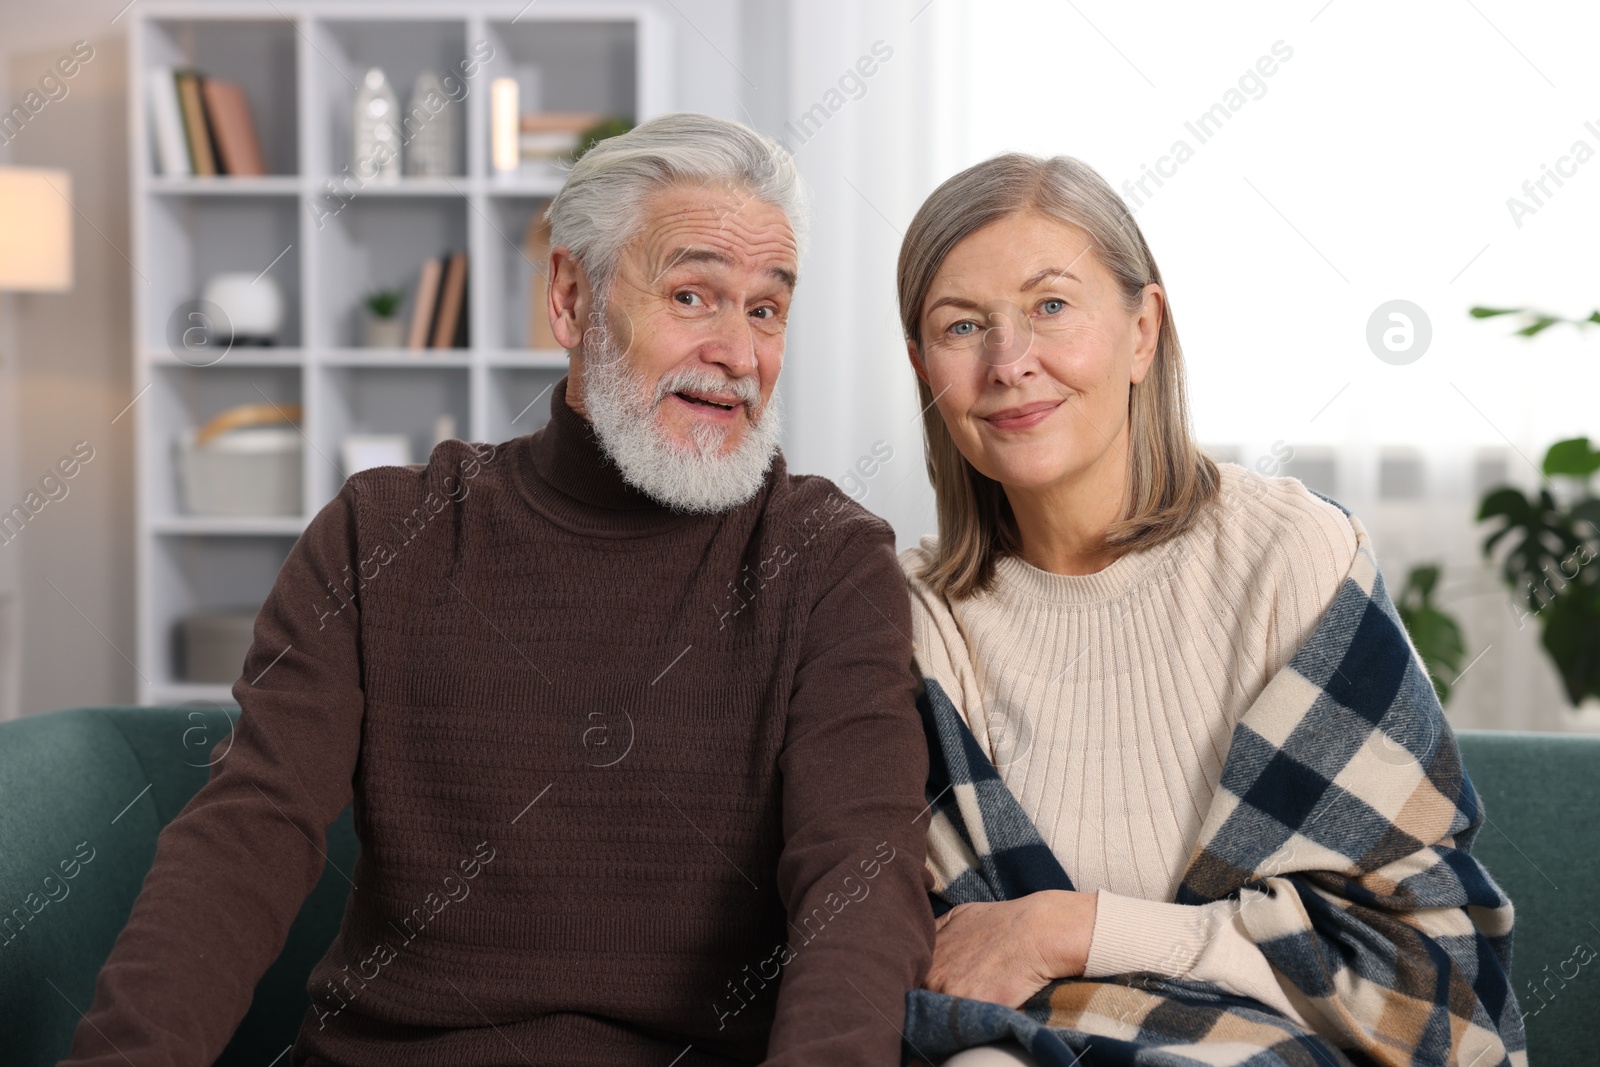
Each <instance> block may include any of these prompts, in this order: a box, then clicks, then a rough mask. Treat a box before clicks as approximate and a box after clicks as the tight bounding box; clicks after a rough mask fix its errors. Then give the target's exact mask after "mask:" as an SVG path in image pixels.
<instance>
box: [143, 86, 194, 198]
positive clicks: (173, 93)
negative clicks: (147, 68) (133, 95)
mask: <svg viewBox="0 0 1600 1067" xmlns="http://www.w3.org/2000/svg"><path fill="white" fill-rule="evenodd" d="M145 85H146V88H147V90H148V92H149V96H150V126H151V129H152V130H153V131H154V133H155V139H156V163H157V164H158V167H159V170H160V172H161V173H162V174H164V175H166V176H167V177H173V178H187V177H189V176H190V175H191V174H193V173H194V167H193V166H192V165H191V164H190V162H189V142H188V140H187V139H186V138H185V137H184V132H183V110H182V108H181V107H180V106H179V104H178V83H177V82H176V81H174V80H173V74H172V68H171V67H157V68H156V69H154V70H152V71H151V72H150V73H149V75H148V76H147V78H146V82H145Z"/></svg>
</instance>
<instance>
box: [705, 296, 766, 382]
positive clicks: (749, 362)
mask: <svg viewBox="0 0 1600 1067" xmlns="http://www.w3.org/2000/svg"><path fill="white" fill-rule="evenodd" d="M710 330H711V334H710V336H709V337H707V338H706V341H705V343H704V345H703V346H702V356H703V358H706V359H709V360H711V361H713V362H715V363H720V364H722V365H723V366H725V367H727V368H728V373H729V374H731V375H732V376H734V377H736V378H737V377H741V376H743V375H746V374H751V373H753V372H754V371H755V367H756V336H755V330H754V329H753V328H752V327H751V325H750V320H749V317H748V316H746V315H745V314H744V312H743V310H742V309H741V310H738V311H734V310H731V309H730V310H727V311H723V312H721V313H719V314H717V315H715V316H713V318H712V321H711V325H710Z"/></svg>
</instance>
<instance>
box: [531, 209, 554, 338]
mask: <svg viewBox="0 0 1600 1067" xmlns="http://www.w3.org/2000/svg"><path fill="white" fill-rule="evenodd" d="M522 254H523V256H524V257H525V258H526V259H527V261H528V263H529V264H531V265H532V267H533V270H532V271H531V272H530V275H529V278H528V334H527V340H526V342H525V343H526V344H527V346H528V347H529V348H543V349H550V348H560V347H561V344H560V342H558V341H557V340H556V335H555V332H554V331H553V330H551V329H550V220H549V219H547V218H545V214H544V212H543V211H542V210H540V211H535V212H534V213H533V218H531V219H529V220H528V229H527V231H526V232H524V233H523V235H522Z"/></svg>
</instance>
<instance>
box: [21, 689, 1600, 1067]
mask: <svg viewBox="0 0 1600 1067" xmlns="http://www.w3.org/2000/svg"><path fill="white" fill-rule="evenodd" d="M230 728H231V723H230V720H229V717H228V714H227V713H226V712H224V711H221V710H219V709H216V708H75V709H71V710H68V711H58V712H54V713H52V714H49V715H40V716H35V717H33V718H29V719H23V720H20V721H17V722H11V723H5V724H0V892H3V894H4V896H3V898H0V900H3V904H0V909H3V914H0V1060H3V1062H4V1063H5V1064H6V1065H7V1067H36V1065H38V1067H43V1065H48V1064H53V1063H55V1062H56V1060H57V1059H59V1058H60V1057H61V1056H63V1055H65V1053H66V1051H67V1046H68V1045H69V1043H70V1041H71V1035H72V1031H73V1028H74V1027H75V1026H76V1025H77V1023H78V1018H79V1012H80V1011H81V1010H83V1009H86V1008H87V1007H88V1006H89V1003H90V1001H91V1000H92V999H93V995H94V980H95V974H96V972H97V971H98V970H99V968H100V965H101V963H102V962H104V960H105V958H106V955H107V954H108V953H109V952H110V950H111V945H112V942H113V941H114V940H115V939H116V936H117V932H118V931H119V930H120V929H121V928H122V925H123V923H124V922H125V921H126V920H127V917H128V911H129V909H130V908H131V907H132V905H133V900H134V897H135V896H137V895H138V892H139V886H140V883H141V882H142V881H143V879H144V874H145V872H146V871H147V870H148V869H149V867H150V864H151V861H152V860H153V859H154V856H155V845H156V835H157V834H159V833H160V831H161V828H162V826H164V825H165V824H166V823H167V821H168V820H170V819H171V818H172V817H173V816H175V815H176V814H177V813H178V812H179V811H180V810H181V809H182V808H183V805H184V804H185V803H186V802H187V801H188V799H189V797H190V796H191V795H192V794H193V793H194V792H195V791H196V790H197V789H198V788H199V787H200V786H201V785H202V784H203V783H204V782H205V780H206V776H207V775H208V773H209V770H208V761H209V760H210V759H211V758H212V757H211V753H212V752H213V751H217V752H221V751H224V749H223V748H217V749H215V750H213V748H212V746H213V745H214V744H216V743H218V742H222V744H223V745H225V744H226V742H225V740H224V738H225V736H226V735H227V733H228V731H229V729H230ZM1459 739H1460V743H1461V748H1462V752H1463V754H1464V757H1465V759H1466V763H1467V768H1468V771H1469V773H1470V774H1471V775H1472V780H1473V783H1474V784H1475V785H1476V786H1477V788H1478V791H1479V793H1480V794H1481V795H1482V796H1483V799H1484V806H1485V809H1486V811H1487V812H1488V816H1489V819H1490V822H1489V824H1488V825H1487V826H1486V827H1485V828H1484V830H1483V832H1482V834H1480V835H1479V838H1478V843H1477V847H1476V849H1475V852H1476V854H1477V855H1478V857H1479V858H1480V859H1482V861H1483V862H1484V864H1485V865H1486V866H1487V867H1488V868H1489V871H1490V872H1491V873H1492V874H1493V875H1494V877H1495V879H1496V880H1497V881H1498V882H1499V883H1500V885H1501V886H1502V887H1503V888H1504V889H1505V890H1506V892H1507V893H1509V894H1510V896H1511V898H1512V900H1513V901H1515V902H1516V905H1517V940H1516V959H1515V961H1514V972H1515V979H1516V987H1517V993H1518V996H1519V998H1520V999H1521V1001H1522V1004H1523V1008H1524V1011H1526V1012H1529V1013H1535V1014H1531V1017H1530V1018H1529V1021H1528V1049H1529V1058H1530V1061H1531V1062H1532V1063H1533V1064H1534V1067H1556V1065H1559V1064H1587V1063H1590V1062H1593V1060H1594V1054H1593V1053H1592V1051H1590V1050H1589V1045H1590V1042H1589V1040H1588V1039H1587V1038H1586V1036H1585V1033H1586V1024H1585V1022H1584V1020H1586V1019H1588V1020H1593V1019H1595V1018H1600V960H1596V959H1595V954H1596V950H1597V949H1600V927H1597V926H1596V925H1595V923H1596V921H1600V909H1597V908H1595V907H1594V906H1593V904H1594V902H1595V901H1596V899H1597V893H1596V891H1595V890H1594V888H1593V886H1594V885H1595V884H1596V882H1595V879H1594V878H1592V877H1591V876H1592V875H1600V831H1583V830H1582V829H1581V820H1582V819H1583V818H1584V817H1585V816H1584V814H1583V813H1584V812H1586V811H1589V810H1591V806H1596V807H1600V804H1596V802H1597V801H1600V738H1595V737H1572V736H1563V735H1554V734H1530V733H1489V732H1480V731H1464V732H1462V733H1461V734H1460V735H1459ZM1573 831H1575V832H1577V834H1578V836H1577V837H1572V836H1563V835H1568V834H1569V832H1573ZM357 847H358V846H357V841H356V837H355V832H354V829H353V826H352V823H351V818H350V812H349V811H346V812H345V813H344V814H343V815H341V816H340V818H339V819H338V821H337V822H336V823H335V824H334V825H333V827H331V828H330V830H329V836H328V855H329V858H330V859H331V860H332V861H333V863H335V864H337V865H338V867H340V868H341V869H343V870H345V871H349V870H350V869H351V868H352V866H353V865H354V862H355V856H356V851H357ZM67 872H71V874H70V877H69V876H68V873H67ZM347 891H348V884H347V883H346V882H345V881H344V879H343V878H342V877H340V876H339V875H338V874H337V873H336V872H335V871H333V870H332V869H331V868H330V869H329V870H327V871H325V872H324V875H323V878H322V881H321V882H320V883H319V884H318V886H317V888H316V890H315V891H314V892H313V893H312V895H311V898H310V899H309V900H308V901H307V902H306V906H305V908H304V909H303V910H302V911H301V913H300V917H299V918H298V919H297V920H296V922H295V925H294V928H293V929H292V930H291V931H290V934H289V940H288V943H287V945H286V946H285V948H284V950H283V954H282V955H281V956H280V957H279V958H278V960H277V962H276V963H275V964H274V965H273V966H272V968H271V969H270V970H269V971H268V972H267V974H266V975H265V976H264V977H263V978H262V979H261V983H260V985H258V986H257V987H256V994H255V1000H254V1002H253V1003H252V1004H251V1007H250V1013H249V1015H247V1016H246V1017H245V1020H244V1022H243V1023H242V1024H241V1026H240V1028H239V1031H238V1033H237V1034H236V1035H235V1037H234V1039H233V1042H232V1043H231V1044H230V1045H229V1046H228V1048H227V1050H226V1051H225V1052H224V1053H223V1055H222V1057H221V1058H220V1059H219V1060H217V1063H218V1064H223V1065H234V1064H238V1065H249V1067H265V1065H267V1064H269V1063H273V1062H274V1061H275V1058H276V1057H277V1056H278V1055H279V1054H280V1053H281V1052H283V1050H284V1049H285V1048H287V1047H288V1046H289V1044H290V1043H291V1042H292V1041H293V1040H294V1035H295V1033H296V1031H297V1030H298V1029H299V1026H300V1020H301V1018H302V1017H303V1016H304V1014H305V1011H306V1008H307V1006H308V1004H309V1001H308V999H307V996H306V992H305V983H306V976H307V975H308V974H309V973H310V970H311V967H312V965H313V964H314V963H315V962H316V961H317V960H318V959H319V958H320V957H321V955H322V953H323V950H324V949H326V948H327V946H328V943H329V942H330V941H331V940H332V939H333V935H334V933H335V931H336V930H337V929H338V926H339V918H340V915H341V913H342V911H343V908H344V901H345V894H346V892H347ZM30 894H32V896H31V903H30ZM40 901H48V902H47V903H44V904H40ZM1585 901H1589V902H1590V903H1589V904H1585V903H1584V902H1585ZM34 908H37V909H38V910H37V912H35V911H34V910H33V909H34ZM17 909H20V911H18V910H17ZM1535 987H1537V988H1538V989H1539V990H1540V993H1539V994H1535V992H1534V989H1535ZM283 1062H284V1063H285V1064H286V1063H287V1060H285V1061H283Z"/></svg>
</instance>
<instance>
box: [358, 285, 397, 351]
mask: <svg viewBox="0 0 1600 1067" xmlns="http://www.w3.org/2000/svg"><path fill="white" fill-rule="evenodd" d="M405 298H406V294H405V291H404V290H401V289H376V290H374V291H372V292H370V293H368V294H367V296H366V299H364V300H363V301H362V304H363V305H365V307H366V309H367V316H368V317H367V336H366V341H367V347H368V348H399V347H400V344H401V340H402V337H401V329H400V305H401V304H402V303H404V302H405Z"/></svg>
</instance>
